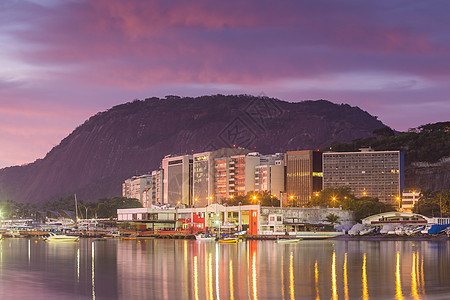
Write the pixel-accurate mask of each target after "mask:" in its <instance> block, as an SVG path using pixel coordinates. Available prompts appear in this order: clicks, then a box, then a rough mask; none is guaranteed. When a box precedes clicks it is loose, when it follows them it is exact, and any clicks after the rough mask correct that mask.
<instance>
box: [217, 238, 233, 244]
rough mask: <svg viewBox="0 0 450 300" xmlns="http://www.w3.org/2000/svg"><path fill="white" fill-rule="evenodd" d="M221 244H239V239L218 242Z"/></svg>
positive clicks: (225, 239) (226, 239)
mask: <svg viewBox="0 0 450 300" xmlns="http://www.w3.org/2000/svg"><path fill="white" fill-rule="evenodd" d="M218 241H219V243H220V244H237V242H238V239H237V238H224V239H220V240H218Z"/></svg>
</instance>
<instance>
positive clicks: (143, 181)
mask: <svg viewBox="0 0 450 300" xmlns="http://www.w3.org/2000/svg"><path fill="white" fill-rule="evenodd" d="M151 181H152V176H151V175H148V174H147V175H141V176H133V177H132V178H129V179H127V180H125V182H124V183H123V184H122V196H123V197H126V198H135V199H138V200H139V201H140V202H141V203H142V206H144V207H146V206H147V205H148V200H149V199H148V193H147V191H148V190H149V189H150V186H151Z"/></svg>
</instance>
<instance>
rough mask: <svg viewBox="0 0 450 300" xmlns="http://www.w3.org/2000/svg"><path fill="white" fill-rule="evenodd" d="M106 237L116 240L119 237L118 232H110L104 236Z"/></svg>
mask: <svg viewBox="0 0 450 300" xmlns="http://www.w3.org/2000/svg"><path fill="white" fill-rule="evenodd" d="M106 237H110V238H118V237H120V232H119V231H117V230H113V231H110V232H108V233H107V234H106Z"/></svg>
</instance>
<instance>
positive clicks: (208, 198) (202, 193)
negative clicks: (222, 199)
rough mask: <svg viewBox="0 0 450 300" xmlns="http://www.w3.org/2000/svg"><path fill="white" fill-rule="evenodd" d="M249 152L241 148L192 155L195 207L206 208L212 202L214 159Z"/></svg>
mask: <svg viewBox="0 0 450 300" xmlns="http://www.w3.org/2000/svg"><path fill="white" fill-rule="evenodd" d="M249 152H250V151H249V150H247V149H242V148H222V149H218V150H215V151H208V152H202V153H196V154H194V155H193V173H192V177H193V179H192V193H193V197H192V199H193V201H194V204H195V205H196V206H206V205H208V204H209V203H213V202H214V198H215V195H214V178H215V177H214V176H215V159H216V158H218V157H230V156H232V155H237V154H246V153H249Z"/></svg>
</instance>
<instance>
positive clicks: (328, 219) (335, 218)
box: [324, 213, 341, 225]
mask: <svg viewBox="0 0 450 300" xmlns="http://www.w3.org/2000/svg"><path fill="white" fill-rule="evenodd" d="M338 220H339V216H338V215H335V214H333V213H330V214H329V215H328V216H326V217H325V220H324V221H325V222H328V223H330V224H331V225H334V224H341V222H339V221H338Z"/></svg>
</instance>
